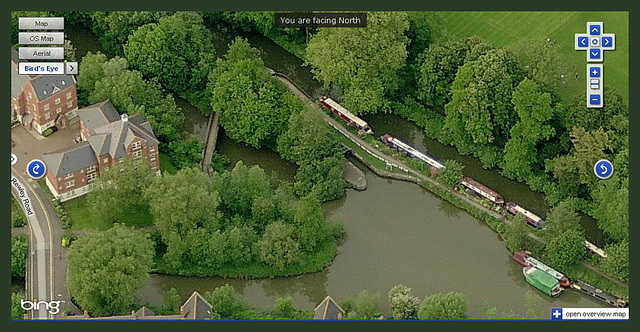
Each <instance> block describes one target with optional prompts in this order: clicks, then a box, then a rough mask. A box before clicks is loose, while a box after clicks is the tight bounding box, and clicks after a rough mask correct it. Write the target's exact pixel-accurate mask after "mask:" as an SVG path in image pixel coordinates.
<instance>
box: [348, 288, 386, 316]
mask: <svg viewBox="0 0 640 332" xmlns="http://www.w3.org/2000/svg"><path fill="white" fill-rule="evenodd" d="M379 303H380V294H379V293H375V294H371V293H370V292H369V291H367V290H366V289H364V290H362V291H360V293H358V298H357V299H356V300H355V302H354V303H353V309H352V310H351V311H349V312H347V317H346V318H347V319H376V318H378V317H380V315H381V313H380V310H379V308H378V307H379ZM345 310H346V309H345Z"/></svg>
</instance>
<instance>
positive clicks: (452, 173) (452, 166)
mask: <svg viewBox="0 0 640 332" xmlns="http://www.w3.org/2000/svg"><path fill="white" fill-rule="evenodd" d="M445 165H446V167H445V168H444V169H443V170H441V171H440V173H438V181H440V182H441V183H444V184H445V185H447V186H449V187H452V188H453V187H455V186H457V185H458V184H459V183H460V178H461V177H462V171H463V170H464V165H462V164H461V163H460V162H458V161H457V160H452V159H450V160H447V161H445Z"/></svg>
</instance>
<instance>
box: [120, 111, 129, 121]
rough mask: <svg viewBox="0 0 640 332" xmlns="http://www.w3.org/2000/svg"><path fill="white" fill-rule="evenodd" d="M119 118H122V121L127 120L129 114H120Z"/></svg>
mask: <svg viewBox="0 0 640 332" xmlns="http://www.w3.org/2000/svg"><path fill="white" fill-rule="evenodd" d="M120 120H122V122H127V121H129V116H128V115H127V113H124V114H120Z"/></svg>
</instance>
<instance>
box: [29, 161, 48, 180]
mask: <svg viewBox="0 0 640 332" xmlns="http://www.w3.org/2000/svg"><path fill="white" fill-rule="evenodd" d="M45 173H47V166H45V165H44V163H43V162H42V160H38V159H34V160H32V161H30V162H29V164H27V174H28V175H29V177H31V178H32V179H34V180H40V179H42V178H43V177H44V175H45Z"/></svg>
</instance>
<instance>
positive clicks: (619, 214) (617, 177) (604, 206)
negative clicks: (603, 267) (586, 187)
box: [591, 160, 629, 241]
mask: <svg viewBox="0 0 640 332" xmlns="http://www.w3.org/2000/svg"><path fill="white" fill-rule="evenodd" d="M619 166H623V165H620V164H618V163H616V162H615V160H614V170H615V171H614V174H613V175H612V176H611V177H610V178H609V179H607V180H605V181H599V182H598V184H597V186H596V188H595V189H594V190H593V191H592V193H591V195H592V196H593V205H592V209H591V215H592V216H593V217H594V218H595V219H596V221H597V223H598V227H599V228H600V229H602V230H603V231H604V232H605V233H607V235H609V236H610V237H611V238H612V239H614V240H616V241H622V240H625V239H629V178H628V177H626V178H622V177H621V176H623V174H621V173H622V172H625V169H628V168H629V166H626V167H624V166H623V167H619ZM618 172H620V173H618ZM627 176H628V175H627Z"/></svg>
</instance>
